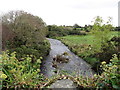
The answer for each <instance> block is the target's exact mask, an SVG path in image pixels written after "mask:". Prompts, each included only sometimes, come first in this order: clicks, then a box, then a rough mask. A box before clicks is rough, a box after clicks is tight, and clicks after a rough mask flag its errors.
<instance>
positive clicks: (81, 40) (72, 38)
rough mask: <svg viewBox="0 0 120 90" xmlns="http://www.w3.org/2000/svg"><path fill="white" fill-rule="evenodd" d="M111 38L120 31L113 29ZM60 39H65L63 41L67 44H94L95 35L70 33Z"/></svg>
mask: <svg viewBox="0 0 120 90" xmlns="http://www.w3.org/2000/svg"><path fill="white" fill-rule="evenodd" d="M110 34H111V38H112V37H114V36H119V35H120V32H117V31H112V32H111V33H110ZM60 39H64V40H63V41H64V42H66V44H68V43H69V44H70V45H72V44H94V43H96V42H94V40H93V39H94V37H93V36H92V35H86V36H80V35H69V36H64V37H62V38H60Z"/></svg>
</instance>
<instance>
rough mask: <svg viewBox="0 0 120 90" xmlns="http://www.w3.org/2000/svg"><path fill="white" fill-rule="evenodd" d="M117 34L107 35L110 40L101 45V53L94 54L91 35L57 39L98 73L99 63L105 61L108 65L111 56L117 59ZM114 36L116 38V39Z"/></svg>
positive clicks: (93, 43) (111, 32)
mask: <svg viewBox="0 0 120 90" xmlns="http://www.w3.org/2000/svg"><path fill="white" fill-rule="evenodd" d="M118 33H119V32H113V31H110V33H109V35H110V38H111V40H109V41H107V42H106V43H107V44H105V45H104V44H103V45H104V46H103V47H102V48H101V50H102V51H101V53H98V52H96V50H95V48H94V47H95V46H94V45H95V43H96V42H93V40H94V36H93V35H86V36H75V35H73V36H72V35H71V36H65V37H61V38H58V39H59V40H61V41H62V42H63V43H64V44H65V45H67V46H68V47H69V49H71V50H72V51H73V52H74V53H75V54H77V55H78V56H79V57H81V58H83V59H84V60H86V61H87V62H88V63H89V64H91V65H92V67H93V69H94V70H95V71H96V72H100V70H99V69H98V68H99V66H100V62H102V61H103V60H106V62H107V63H108V62H109V61H110V59H111V57H112V55H113V54H117V55H118V57H119V49H118V48H119V39H118V38H119V37H117V36H118ZM114 36H116V38H115V37H114ZM113 39H114V40H113ZM115 40H116V41H115Z"/></svg>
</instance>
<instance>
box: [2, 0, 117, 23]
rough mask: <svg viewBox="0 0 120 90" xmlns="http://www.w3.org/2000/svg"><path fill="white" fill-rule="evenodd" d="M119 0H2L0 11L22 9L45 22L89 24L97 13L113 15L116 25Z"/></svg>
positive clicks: (104, 16) (105, 16) (105, 15)
mask: <svg viewBox="0 0 120 90" xmlns="http://www.w3.org/2000/svg"><path fill="white" fill-rule="evenodd" d="M118 1H119V0H2V1H1V2H0V3H1V5H0V12H8V11H10V10H24V11H27V12H30V13H32V14H34V15H37V16H40V17H41V18H42V19H43V20H44V21H45V22H46V23H47V24H57V25H64V24H65V25H73V24H75V23H78V24H79V25H85V24H90V23H91V21H92V19H93V18H94V17H95V16H97V15H99V16H102V17H103V18H104V19H106V18H107V17H108V16H111V17H113V24H114V25H117V22H118V10H117V3H118Z"/></svg>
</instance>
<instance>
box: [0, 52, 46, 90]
mask: <svg viewBox="0 0 120 90" xmlns="http://www.w3.org/2000/svg"><path fill="white" fill-rule="evenodd" d="M0 57H1V58H0V59H1V61H2V62H3V64H2V66H3V67H2V72H3V74H2V75H1V78H2V80H3V88H35V87H38V86H39V85H40V83H42V82H43V80H45V79H44V77H43V75H42V74H39V73H40V69H39V68H40V63H41V58H40V59H37V60H36V62H34V63H32V57H33V55H30V56H29V55H28V56H26V57H24V58H22V59H23V61H19V60H18V59H17V58H16V53H15V52H13V53H11V54H9V53H8V52H3V54H2V55H1V56H0Z"/></svg>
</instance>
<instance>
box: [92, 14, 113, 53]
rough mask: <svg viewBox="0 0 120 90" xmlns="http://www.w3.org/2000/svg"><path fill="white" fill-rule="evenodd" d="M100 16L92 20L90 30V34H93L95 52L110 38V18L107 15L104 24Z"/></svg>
mask: <svg viewBox="0 0 120 90" xmlns="http://www.w3.org/2000/svg"><path fill="white" fill-rule="evenodd" d="M102 23H103V19H102V17H99V16H97V17H96V18H95V21H94V25H93V27H92V30H91V34H92V35H93V36H94V42H95V43H94V49H95V52H100V51H101V48H102V45H103V44H104V45H105V44H107V41H109V40H110V34H109V33H110V30H111V29H112V25H111V24H110V23H111V18H110V17H109V19H108V21H107V23H106V25H105V24H102Z"/></svg>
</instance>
